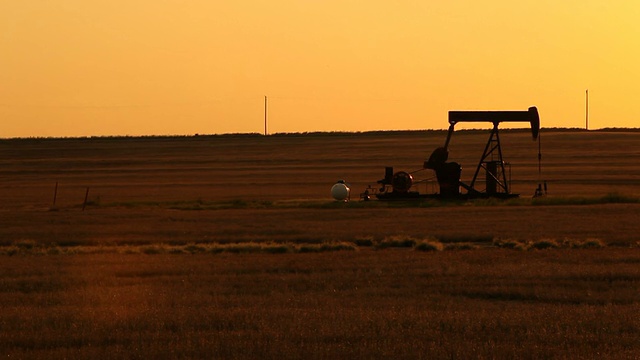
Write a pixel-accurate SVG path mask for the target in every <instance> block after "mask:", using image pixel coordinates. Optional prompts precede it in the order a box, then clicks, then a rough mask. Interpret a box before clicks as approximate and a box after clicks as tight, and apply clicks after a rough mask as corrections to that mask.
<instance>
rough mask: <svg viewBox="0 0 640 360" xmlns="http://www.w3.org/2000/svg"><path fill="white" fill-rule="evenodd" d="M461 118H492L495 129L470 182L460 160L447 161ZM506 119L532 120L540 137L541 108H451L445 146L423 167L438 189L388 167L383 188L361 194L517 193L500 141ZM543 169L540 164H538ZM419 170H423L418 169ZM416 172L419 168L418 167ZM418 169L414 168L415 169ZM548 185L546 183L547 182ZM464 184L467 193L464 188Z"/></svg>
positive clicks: (404, 196) (382, 196)
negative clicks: (428, 190)
mask: <svg viewBox="0 0 640 360" xmlns="http://www.w3.org/2000/svg"><path fill="white" fill-rule="evenodd" d="M461 122H489V123H492V124H493V129H492V130H491V133H490V135H489V140H488V141H487V145H486V146H485V148H484V152H483V153H482V157H481V158H480V162H479V163H478V166H477V167H476V170H475V173H474V175H473V179H472V180H471V182H470V183H469V184H466V183H464V182H462V181H461V180H460V176H461V173H462V167H461V166H460V164H458V163H457V162H448V161H447V160H448V158H449V143H450V141H451V136H452V135H453V131H454V127H455V126H456V124H458V123H461ZM503 122H528V123H530V124H531V135H532V136H533V140H534V141H535V140H537V139H538V134H539V132H540V117H539V116H538V109H537V108H536V107H530V108H529V110H527V111H449V131H448V133H447V139H446V140H445V143H444V146H443V147H439V148H436V149H435V150H434V151H433V152H432V153H431V156H430V157H429V159H428V160H427V161H425V162H424V166H423V168H424V169H431V170H433V171H435V174H436V179H437V182H438V186H439V190H440V191H439V193H434V194H420V193H419V192H418V191H416V190H414V189H413V185H414V184H415V183H414V178H413V173H408V172H405V171H399V172H396V173H394V172H393V167H387V168H386V169H385V177H384V179H382V180H379V181H378V184H380V185H381V188H380V189H376V188H372V187H371V186H369V188H367V190H365V192H364V193H363V194H362V198H363V199H364V200H368V199H370V196H371V195H375V196H376V197H377V198H378V199H380V200H399V199H412V198H452V199H456V198H458V199H469V198H486V197H496V198H511V197H517V196H518V194H512V193H511V189H510V185H509V181H508V178H507V172H506V169H505V165H506V163H505V162H504V160H503V158H502V148H501V145H500V135H499V132H498V125H499V124H500V123H503ZM540 159H541V155H540V148H538V161H539V162H540ZM538 169H539V171H540V167H538ZM481 170H484V176H485V189H484V190H483V191H482V190H478V189H477V187H476V184H477V182H478V177H479V176H481ZM418 171H420V170H418ZM416 172H417V171H416ZM414 173H415V172H414ZM545 187H546V184H545ZM461 188H463V189H465V190H466V193H464V194H463V193H462V192H461ZM541 189H542V186H541V185H538V189H536V192H535V194H536V196H539V195H540V194H542V190H541Z"/></svg>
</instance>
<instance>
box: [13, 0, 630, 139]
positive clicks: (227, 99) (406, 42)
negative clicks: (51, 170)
mask: <svg viewBox="0 0 640 360" xmlns="http://www.w3.org/2000/svg"><path fill="white" fill-rule="evenodd" d="M638 19H640V2H639V1H637V0H611V1H602V0H580V1H574V0H563V1H556V0H553V1H552V0H522V1H511V0H509V1H508V0H487V1H472V0H451V1H429V0H415V1H413V0H411V1H410V0H397V1H380V0H369V1H353V0H275V1H274V0H271V1H266V0H238V1H226V0H225V1H223V0H189V1H186V0H153V1H152V0H108V1H107V0H95V1H87V0H20V1H9V0H6V1H2V2H1V4H0V54H1V55H0V121H1V124H2V125H0V137H2V138H6V137H27V136H88V135H163V134H194V133H200V134H213V133H236V132H239V133H246V132H258V133H261V132H263V129H264V128H263V127H264V96H265V95H266V96H268V99H269V112H268V114H269V132H270V133H275V132H302V131H367V130H405V129H439V128H446V126H447V125H448V124H447V112H448V111H449V110H526V109H527V108H528V107H529V106H532V105H535V106H537V107H538V110H539V112H540V117H541V122H542V126H543V127H584V125H585V90H586V89H589V104H590V109H589V114H590V117H589V120H590V128H602V127H640V21H639V20H638Z"/></svg>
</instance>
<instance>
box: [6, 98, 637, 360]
mask: <svg viewBox="0 0 640 360" xmlns="http://www.w3.org/2000/svg"><path fill="white" fill-rule="evenodd" d="M532 114H533V110H524V111H521V112H517V113H500V114H496V113H464V112H460V113H454V114H452V115H450V116H451V117H450V118H449V119H448V121H449V125H450V129H449V131H444V130H440V131H396V132H367V133H309V134H275V135H269V136H262V135H253V134H252V135H220V136H184V137H135V138H134V137H131V138H129V137H121V138H108V137H99V138H70V139H36V138H34V139H4V140H1V141H0V154H2V155H1V156H2V157H1V159H0V199H2V201H1V203H0V259H1V261H0V274H1V276H0V302H1V303H2V304H3V311H2V314H1V315H0V330H1V331H2V333H3V340H2V341H1V342H0V353H1V354H4V355H7V356H8V357H11V358H31V359H50V358H94V359H107V358H114V357H118V358H234V359H249V358H256V357H259V358H263V359H283V358H285V359H288V358H290V359H293V358H308V359H321V358H322V359H326V358H336V359H337V358H412V359H420V358H429V359H433V358H460V359H463V358H486V359H489V358H491V359H496V358H505V359H506V358H558V359H568V358H571V359H590V358H594V357H598V358H616V359H632V358H636V357H637V354H638V353H639V352H640V348H639V347H638V342H637V339H638V335H639V334H640V320H639V318H638V316H637V314H638V312H639V311H640V293H639V292H638V289H639V288H640V267H639V266H638V265H639V264H640V253H639V250H638V247H639V242H640V238H639V237H638V234H640V222H639V221H638V219H639V217H638V214H640V203H639V201H638V199H639V198H640V132H637V131H630V130H609V131H604V130H603V131H583V130H576V129H572V130H567V129H546V128H541V129H540V128H539V125H538V124H539V123H537V122H536V121H535V119H536V117H535V116H534V117H531V116H532ZM503 116H506V118H504V119H503ZM487 117H490V118H491V119H493V120H490V121H489V122H487V121H486V120H487ZM496 118H497V119H498V120H500V121H497V122H493V121H494V120H495V119H496ZM514 119H515V120H516V122H521V124H516V125H520V127H521V128H519V129H509V127H510V126H511V124H508V122H509V121H511V120H514ZM532 119H533V121H532ZM503 120H504V121H503ZM443 121H444V120H443ZM466 121H468V122H472V123H473V124H471V125H474V126H475V125H477V126H478V127H480V126H481V125H482V126H484V127H483V128H482V129H477V130H468V129H459V128H458V127H462V126H461V125H462V123H464V122H466ZM476 121H477V122H478V123H476ZM480 122H481V123H483V124H480ZM485 123H486V124H485ZM454 127H456V128H455V129H454ZM339 180H341V181H339ZM336 186H337V187H336ZM332 189H334V190H332ZM336 189H337V190H336ZM336 199H337V200H336ZM345 200H349V201H345Z"/></svg>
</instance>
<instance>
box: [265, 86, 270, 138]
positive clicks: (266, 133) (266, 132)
mask: <svg viewBox="0 0 640 360" xmlns="http://www.w3.org/2000/svg"><path fill="white" fill-rule="evenodd" d="M268 134H269V132H268V131H267V96H266V95H265V96H264V135H265V136H267V135H268Z"/></svg>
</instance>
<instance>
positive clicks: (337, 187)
mask: <svg viewBox="0 0 640 360" xmlns="http://www.w3.org/2000/svg"><path fill="white" fill-rule="evenodd" d="M350 192H351V189H349V187H348V186H347V184H345V183H344V180H338V182H337V183H335V184H334V185H333V186H332V187H331V196H332V197H333V198H334V199H336V200H337V201H349V194H350Z"/></svg>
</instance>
